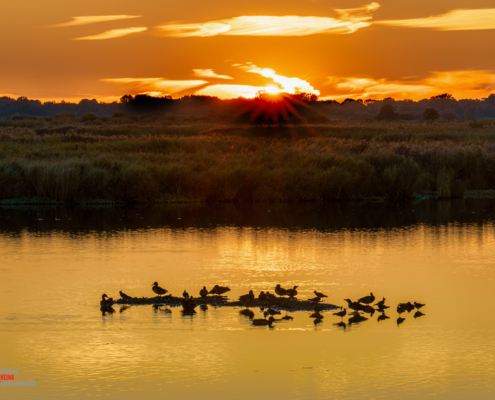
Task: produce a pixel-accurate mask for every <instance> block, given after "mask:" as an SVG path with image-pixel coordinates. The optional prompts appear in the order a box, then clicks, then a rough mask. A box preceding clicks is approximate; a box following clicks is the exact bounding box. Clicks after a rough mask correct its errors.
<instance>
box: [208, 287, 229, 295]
mask: <svg viewBox="0 0 495 400" xmlns="http://www.w3.org/2000/svg"><path fill="white" fill-rule="evenodd" d="M229 291H230V288H229V287H227V286H219V285H215V286H213V289H211V290H210V292H209V293H208V294H224V293H226V292H229Z"/></svg>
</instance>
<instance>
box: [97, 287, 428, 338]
mask: <svg viewBox="0 0 495 400" xmlns="http://www.w3.org/2000/svg"><path fill="white" fill-rule="evenodd" d="M298 287H299V286H294V287H292V288H289V289H284V288H283V287H281V285H280V284H278V285H277V286H275V293H276V294H277V295H278V296H279V297H278V298H282V297H285V296H288V298H289V299H293V300H296V297H295V296H296V295H297V288H298ZM152 290H153V292H154V293H155V294H157V295H158V296H160V297H161V296H163V295H165V294H167V293H168V290H166V289H163V288H162V287H160V286H159V285H158V283H157V282H154V283H153V285H152ZM229 291H230V288H228V287H226V286H219V285H215V286H214V287H213V289H211V290H208V289H206V286H203V289H201V290H200V291H199V295H200V297H202V298H206V297H207V296H208V295H210V294H211V295H222V294H224V293H227V292H229ZM313 293H314V294H315V296H316V297H314V298H311V299H308V300H307V301H309V302H311V303H313V312H312V314H311V315H310V318H313V319H314V320H313V322H314V325H315V326H316V325H318V324H320V323H322V321H323V318H324V316H323V314H322V311H323V310H324V307H323V306H322V305H321V303H320V302H321V301H322V300H323V299H324V298H326V297H328V296H327V295H325V294H323V293H320V292H317V291H316V290H315V291H314V292H313ZM119 294H120V297H121V298H122V299H123V300H127V301H128V300H132V299H133V297H131V296H128V295H127V294H125V293H124V292H122V291H120V292H119ZM256 299H257V300H259V301H262V302H263V304H262V305H260V306H259V308H260V311H262V313H263V317H264V318H256V319H255V318H254V316H255V314H254V312H253V311H252V310H251V309H249V307H250V306H251V303H252V302H253V301H254V300H256ZM275 299H277V296H276V295H274V294H272V293H270V292H269V291H266V292H264V291H261V292H260V294H259V295H258V296H255V294H254V292H253V291H252V290H250V291H249V293H248V294H245V295H242V296H240V297H239V301H240V302H241V303H243V304H244V305H245V307H246V308H245V309H243V310H241V311H240V314H241V315H244V316H246V317H248V318H249V319H250V320H251V323H252V325H254V326H268V327H269V328H273V323H274V322H277V321H284V320H292V319H293V317H291V316H289V315H287V313H286V315H285V316H283V317H281V318H279V319H277V318H275V316H276V315H281V312H280V311H278V310H275V309H273V308H272V307H271V305H270V300H275ZM344 300H345V301H346V302H347V308H345V307H341V311H338V312H334V313H333V314H332V315H335V316H337V317H340V318H341V321H340V322H339V323H336V324H334V325H337V326H339V327H342V328H344V329H345V328H346V327H347V324H346V323H345V322H344V317H345V316H349V319H348V322H347V323H348V324H349V325H352V324H355V323H359V322H363V321H367V320H368V319H369V318H367V317H365V315H366V314H367V315H369V316H370V318H371V317H373V315H374V313H375V312H378V313H379V314H380V315H379V316H378V319H377V320H378V321H383V320H386V319H389V318H390V317H389V316H387V315H386V314H385V311H386V310H387V309H389V308H390V306H388V305H386V304H385V301H386V299H385V297H383V299H382V300H380V301H378V302H376V303H374V302H375V300H376V298H375V296H374V295H373V293H370V295H369V296H364V297H361V298H360V299H359V300H357V301H352V300H350V299H344ZM373 303H374V304H373ZM114 304H115V301H114V300H113V298H111V297H108V296H107V295H106V294H103V295H102V298H101V301H100V310H101V311H102V313H103V315H105V313H113V312H115V310H114V309H113V308H112V306H113V305H114ZM181 305H182V314H183V315H193V314H195V313H196V311H195V308H196V307H197V304H196V302H195V300H194V298H193V296H190V295H189V293H187V292H186V291H185V290H184V292H183V293H182V299H181ZM424 306H425V304H421V303H417V302H416V301H415V302H414V303H411V302H407V303H399V304H398V305H397V313H398V314H399V317H398V318H397V325H400V324H402V323H403V322H404V321H405V318H403V317H402V314H403V313H405V312H408V313H410V312H411V311H413V310H416V312H415V313H414V318H418V317H422V316H423V315H425V314H423V313H422V312H421V311H420V309H421V308H422V307H424ZM153 307H155V308H160V307H161V305H154V306H153ZM200 308H201V309H202V310H203V311H206V310H207V309H208V306H207V305H206V304H204V305H201V306H200ZM348 310H349V312H348ZM164 311H166V312H172V311H171V310H170V309H168V308H167V309H165V310H164ZM267 317H268V319H267Z"/></svg>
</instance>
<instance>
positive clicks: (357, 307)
mask: <svg viewBox="0 0 495 400" xmlns="http://www.w3.org/2000/svg"><path fill="white" fill-rule="evenodd" d="M344 300H345V301H347V305H348V307H349V308H350V309H351V310H355V311H361V310H362V309H363V307H364V306H363V305H362V304H360V303H359V302H353V301H352V300H350V299H344Z"/></svg>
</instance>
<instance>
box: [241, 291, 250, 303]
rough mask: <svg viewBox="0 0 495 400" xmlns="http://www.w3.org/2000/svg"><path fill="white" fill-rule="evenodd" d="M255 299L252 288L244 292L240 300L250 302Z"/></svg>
mask: <svg viewBox="0 0 495 400" xmlns="http://www.w3.org/2000/svg"><path fill="white" fill-rule="evenodd" d="M253 300H254V293H253V291H252V290H250V291H249V293H248V294H243V295H242V296H240V297H239V301H243V302H244V303H250V302H252V301H253Z"/></svg>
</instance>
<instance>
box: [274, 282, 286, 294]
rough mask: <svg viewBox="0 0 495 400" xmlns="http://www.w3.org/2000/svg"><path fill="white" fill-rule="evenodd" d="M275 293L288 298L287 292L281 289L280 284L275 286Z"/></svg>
mask: <svg viewBox="0 0 495 400" xmlns="http://www.w3.org/2000/svg"><path fill="white" fill-rule="evenodd" d="M275 293H277V294H278V295H279V296H286V295H287V290H286V289H284V288H283V287H281V286H280V284H278V285H277V286H275Z"/></svg>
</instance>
